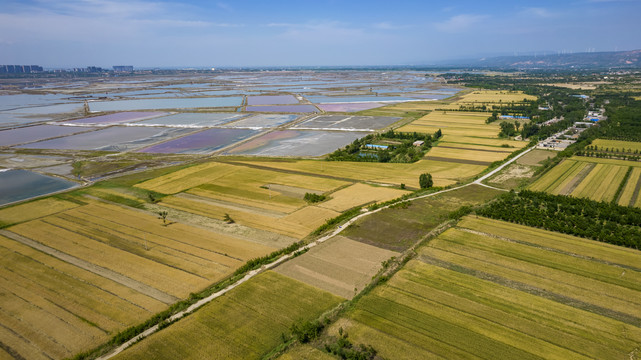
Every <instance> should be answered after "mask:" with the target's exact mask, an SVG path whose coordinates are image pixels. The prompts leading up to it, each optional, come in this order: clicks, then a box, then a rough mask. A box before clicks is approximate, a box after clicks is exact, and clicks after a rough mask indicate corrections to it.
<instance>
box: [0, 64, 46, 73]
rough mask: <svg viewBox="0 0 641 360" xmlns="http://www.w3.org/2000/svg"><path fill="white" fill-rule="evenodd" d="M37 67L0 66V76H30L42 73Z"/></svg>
mask: <svg viewBox="0 0 641 360" xmlns="http://www.w3.org/2000/svg"><path fill="white" fill-rule="evenodd" d="M42 71H43V70H42V66H38V65H0V74H31V73H39V72H42Z"/></svg>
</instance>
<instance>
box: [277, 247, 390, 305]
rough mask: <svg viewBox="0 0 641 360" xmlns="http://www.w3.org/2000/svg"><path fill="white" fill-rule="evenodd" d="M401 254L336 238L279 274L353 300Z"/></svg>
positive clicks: (285, 265) (304, 255) (305, 255)
mask: <svg viewBox="0 0 641 360" xmlns="http://www.w3.org/2000/svg"><path fill="white" fill-rule="evenodd" d="M392 256H398V253H397V252H393V251H389V250H385V249H381V248H378V247H375V246H371V245H367V244H364V243H360V242H357V241H354V240H350V239H348V238H346V237H343V236H336V237H334V238H332V239H330V240H328V241H326V242H324V243H322V244H321V245H319V246H316V247H314V248H312V249H311V250H310V251H309V252H307V253H305V254H303V255H301V256H299V257H297V258H295V259H293V260H291V261H288V262H286V263H284V264H283V265H281V266H279V267H278V268H276V272H279V273H281V274H283V275H286V276H289V277H291V278H293V279H296V280H299V281H302V282H305V283H307V284H309V285H312V286H315V287H318V288H320V289H323V290H326V291H329V292H331V293H332V294H334V295H338V296H342V297H344V298H346V299H351V298H352V297H354V295H355V294H356V293H357V292H358V291H360V290H362V289H363V288H364V287H365V286H366V285H367V284H368V283H369V281H370V280H371V278H372V276H373V275H374V274H376V272H377V271H378V270H379V269H380V267H381V263H382V262H383V261H385V260H387V259H389V258H391V257H392Z"/></svg>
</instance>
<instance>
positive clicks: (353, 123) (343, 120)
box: [294, 115, 401, 131]
mask: <svg viewBox="0 0 641 360" xmlns="http://www.w3.org/2000/svg"><path fill="white" fill-rule="evenodd" d="M400 119H401V118H399V117H391V116H351V115H320V116H315V117H313V118H311V119H307V120H305V121H303V122H301V123H299V124H297V125H296V126H295V127H294V128H295V129H301V130H303V129H305V130H306V129H319V130H325V129H327V130H343V131H374V130H377V129H381V128H384V127H386V126H389V125H391V124H393V123H395V122H397V121H398V120H400Z"/></svg>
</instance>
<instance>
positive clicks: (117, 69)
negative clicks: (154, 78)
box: [114, 65, 134, 72]
mask: <svg viewBox="0 0 641 360" xmlns="http://www.w3.org/2000/svg"><path fill="white" fill-rule="evenodd" d="M114 71H115V72H132V71H134V67H133V66H132V65H114Z"/></svg>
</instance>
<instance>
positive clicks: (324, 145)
mask: <svg viewBox="0 0 641 360" xmlns="http://www.w3.org/2000/svg"><path fill="white" fill-rule="evenodd" d="M367 134H369V133H368V132H357V131H297V130H283V131H273V132H271V133H269V134H265V135H263V136H260V137H258V138H256V139H252V140H250V141H248V142H246V143H244V144H242V145H240V146H238V147H236V148H234V149H232V150H231V151H230V153H232V154H242V155H259V156H321V155H325V154H327V153H330V152H333V151H334V150H336V149H338V148H341V147H343V146H345V145H347V144H350V143H351V142H353V141H354V140H356V139H358V138H361V137H363V136H366V135H367Z"/></svg>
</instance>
